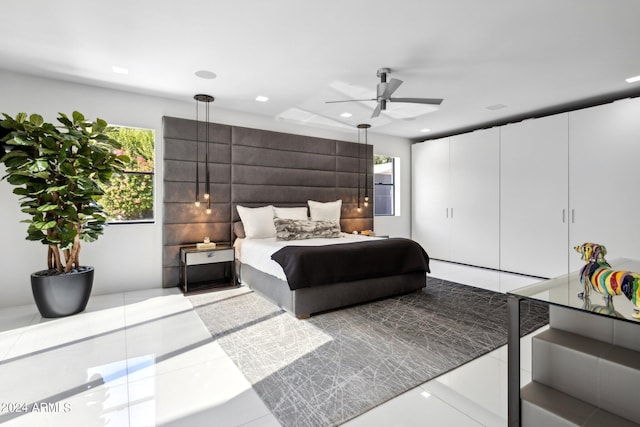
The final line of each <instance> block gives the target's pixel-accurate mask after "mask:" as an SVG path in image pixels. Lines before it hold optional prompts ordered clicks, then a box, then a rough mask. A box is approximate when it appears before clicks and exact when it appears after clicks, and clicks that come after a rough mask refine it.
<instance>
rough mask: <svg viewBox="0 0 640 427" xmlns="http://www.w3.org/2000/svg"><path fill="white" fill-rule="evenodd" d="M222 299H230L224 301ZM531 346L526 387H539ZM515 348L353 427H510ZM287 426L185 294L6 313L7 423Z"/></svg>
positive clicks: (1, 404) (441, 266)
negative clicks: (74, 309)
mask: <svg viewBox="0 0 640 427" xmlns="http://www.w3.org/2000/svg"><path fill="white" fill-rule="evenodd" d="M431 265H432V275H433V276H436V277H441V278H444V279H447V280H452V281H456V282H460V283H466V284H474V285H476V286H480V287H484V288H487V289H492V290H496V291H502V292H506V291H508V290H511V289H515V288H518V287H521V286H526V285H528V284H530V283H533V282H535V281H537V279H534V278H529V277H523V276H518V275H513V274H506V273H500V272H496V271H490V270H483V269H476V268H472V267H466V266H461V265H456V264H450V263H444V262H438V261H433V262H432V264H431ZM221 292H224V291H221ZM529 345H530V339H526V338H524V339H523V348H522V350H523V351H522V353H523V362H522V366H523V372H522V378H523V382H526V381H528V378H530V374H529V370H530V368H529V367H530V360H527V357H526V355H527V354H529V353H530V352H529V351H528V346H529ZM506 373H507V368H506V349H505V348H501V349H498V350H495V351H493V352H491V353H489V354H487V355H485V356H483V357H481V358H478V359H476V360H475V361H472V362H470V363H468V364H466V365H464V366H462V367H460V368H458V369H456V370H454V371H452V372H450V373H448V374H445V375H443V376H441V377H438V378H437V379H434V380H432V381H430V382H427V383H425V384H423V385H421V386H420V387H417V388H415V389H413V390H410V391H408V392H406V393H404V394H403V395H401V396H398V397H397V398H395V399H393V400H391V401H389V402H387V403H385V404H383V405H380V406H378V407H377V408H374V409H373V410H371V411H369V412H368V413H365V414H363V415H361V416H360V417H358V418H356V419H354V420H351V421H350V422H348V423H346V424H345V426H347V427H359V426H367V427H371V426H385V427H388V426H397V427H400V426H407V427H408V426H411V427H415V426H422V425H424V426H440V425H442V426H452V425H455V426H505V425H506V411H507V409H506V408H507V404H506V402H507V398H506V384H507V380H506ZM2 423H4V424H5V425H7V426H62V425H64V426H69V427H72V426H82V427H85V426H111V427H125V426H181V427H182V426H184V427H189V426H216V427H225V426H247V427H270V426H278V425H279V424H278V422H277V420H276V419H275V418H274V417H273V416H272V415H271V414H270V413H269V410H268V409H267V408H266V407H265V405H264V404H263V403H262V401H261V400H260V398H259V397H258V396H257V394H256V393H255V392H254V391H253V389H252V388H251V385H250V384H249V383H248V382H247V380H246V379H245V378H244V377H243V376H242V374H241V373H240V371H239V370H238V369H237V368H236V367H235V365H234V364H233V363H232V362H231V360H230V359H229V358H228V357H227V356H226V355H225V353H224V352H223V351H222V349H221V348H220V347H219V346H218V345H217V343H216V342H215V341H212V340H211V337H210V336H209V333H208V332H207V330H206V328H205V327H204V325H203V324H202V322H201V321H200V319H199V318H198V317H197V315H196V314H195V312H194V311H192V307H191V304H190V303H189V300H188V299H186V298H184V297H183V296H182V294H181V293H180V292H179V291H178V290H177V289H165V290H162V289H155V290H148V291H137V292H127V293H118V294H113V295H103V296H93V297H92V298H91V300H90V303H89V306H88V307H87V310H86V311H85V312H83V313H81V314H78V315H76V316H72V317H68V318H62V319H54V320H51V319H42V318H41V317H40V315H39V314H38V313H37V310H36V308H35V306H31V305H29V306H21V307H11V308H4V309H0V424H2Z"/></svg>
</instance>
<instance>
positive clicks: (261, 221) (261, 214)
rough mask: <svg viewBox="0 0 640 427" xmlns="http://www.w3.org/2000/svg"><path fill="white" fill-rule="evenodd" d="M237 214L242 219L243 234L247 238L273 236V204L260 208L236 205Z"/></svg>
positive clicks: (274, 230) (274, 232)
mask: <svg viewBox="0 0 640 427" xmlns="http://www.w3.org/2000/svg"><path fill="white" fill-rule="evenodd" d="M236 208H237V209H238V215H240V219H241V220H242V225H243V227H244V232H245V236H246V238H247V239H264V238H267V237H275V235H276V227H275V226H274V225H273V206H272V205H269V206H263V207H260V208H247V207H245V206H240V205H238V206H236Z"/></svg>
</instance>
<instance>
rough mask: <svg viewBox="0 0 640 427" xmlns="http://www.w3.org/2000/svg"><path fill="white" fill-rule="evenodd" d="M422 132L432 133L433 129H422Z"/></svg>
mask: <svg viewBox="0 0 640 427" xmlns="http://www.w3.org/2000/svg"><path fill="white" fill-rule="evenodd" d="M420 132H423V133H427V132H431V129H427V128H424V129H420Z"/></svg>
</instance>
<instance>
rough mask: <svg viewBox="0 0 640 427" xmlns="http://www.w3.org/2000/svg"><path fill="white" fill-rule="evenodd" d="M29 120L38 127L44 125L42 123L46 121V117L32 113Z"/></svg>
mask: <svg viewBox="0 0 640 427" xmlns="http://www.w3.org/2000/svg"><path fill="white" fill-rule="evenodd" d="M29 121H30V122H31V123H32V124H33V125H34V126H37V127H40V126H42V124H43V123H44V119H43V118H42V116H41V115H40V114H32V115H31V116H30V117H29Z"/></svg>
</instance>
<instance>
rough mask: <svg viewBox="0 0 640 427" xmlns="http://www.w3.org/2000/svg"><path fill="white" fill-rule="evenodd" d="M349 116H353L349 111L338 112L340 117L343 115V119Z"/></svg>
mask: <svg viewBox="0 0 640 427" xmlns="http://www.w3.org/2000/svg"><path fill="white" fill-rule="evenodd" d="M351 116H353V114H351V113H342V114H340V117H344V118H345V119H346V118H349V117H351Z"/></svg>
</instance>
